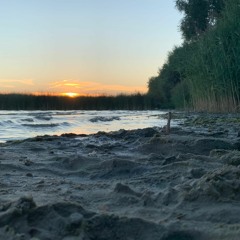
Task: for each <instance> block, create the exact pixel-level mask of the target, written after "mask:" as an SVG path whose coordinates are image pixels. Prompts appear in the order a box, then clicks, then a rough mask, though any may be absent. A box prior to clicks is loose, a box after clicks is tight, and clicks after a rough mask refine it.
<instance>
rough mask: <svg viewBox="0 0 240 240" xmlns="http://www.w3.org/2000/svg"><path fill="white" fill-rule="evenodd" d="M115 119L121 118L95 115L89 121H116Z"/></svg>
mask: <svg viewBox="0 0 240 240" xmlns="http://www.w3.org/2000/svg"><path fill="white" fill-rule="evenodd" d="M114 120H120V117H116V116H114V117H102V116H99V117H94V118H91V119H90V120H89V121H90V122H111V121H114Z"/></svg>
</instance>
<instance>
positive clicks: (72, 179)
mask: <svg viewBox="0 0 240 240" xmlns="http://www.w3.org/2000/svg"><path fill="white" fill-rule="evenodd" d="M184 118H185V123H183V124H182V125H181V126H179V127H177V128H172V129H171V132H170V134H169V135H166V134H165V133H164V131H163V129H162V128H157V127H156V128H146V129H138V130H130V131H126V130H119V131H117V132H110V133H105V132H99V133H97V134H93V135H75V134H65V135H62V136H40V137H36V138H31V139H26V140H23V141H13V142H7V143H4V144H1V145H0V239H6V240H10V239H14V240H15V239H32V240H33V239H35V240H36V239H41V240H42V239H56V240H57V239H65V240H73V239H82V240H91V239H93V240H114V239H118V240H135V239H136V240H148V239H149V240H174V239H175V240H177V239H179V240H180V239H181V240H198V239H199V240H203V239H204V240H208V239H210V240H211V239H214V240H215V239H226V240H234V239H239V236H240V204H239V203H240V168H239V166H240V151H239V150H240V137H239V135H240V134H239V132H240V124H239V122H240V121H239V118H238V116H235V115H206V114H187V115H184Z"/></svg>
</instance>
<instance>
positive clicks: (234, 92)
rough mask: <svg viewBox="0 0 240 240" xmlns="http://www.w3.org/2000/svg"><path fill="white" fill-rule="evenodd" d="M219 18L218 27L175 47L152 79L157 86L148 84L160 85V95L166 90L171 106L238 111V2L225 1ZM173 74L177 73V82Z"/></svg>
mask: <svg viewBox="0 0 240 240" xmlns="http://www.w3.org/2000/svg"><path fill="white" fill-rule="evenodd" d="M221 16H222V17H221V19H219V21H218V22H217V25H216V26H214V27H212V29H209V30H208V31H206V32H205V33H204V34H203V35H202V36H201V37H199V38H198V39H197V40H194V41H191V42H184V43H183V45H182V46H180V47H178V48H175V49H174V50H173V52H172V53H170V55H169V57H168V61H167V62H166V64H165V65H164V67H163V68H162V69H161V71H160V72H159V76H157V77H156V78H155V79H154V81H155V82H158V84H156V83H155V82H154V81H152V82H151V84H150V85H156V86H160V87H159V89H158V92H159V95H162V94H163V91H164V90H165V89H166V88H168V89H167V91H168V92H170V93H171V96H170V97H169V99H167V101H171V104H172V105H173V106H177V107H188V108H192V109H193V110H196V111H210V112H235V111H240V107H239V106H240V0H227V1H226V4H225V9H224V10H223V12H222V15H221ZM166 69H168V71H167V73H166ZM173 72H177V73H178V76H179V79H178V81H177V82H176V81H175V79H174V78H173V77H172V73H173ZM149 83H150V82H149ZM155 91H156V90H155ZM149 92H150V93H151V88H149ZM163 100H164V99H163Z"/></svg>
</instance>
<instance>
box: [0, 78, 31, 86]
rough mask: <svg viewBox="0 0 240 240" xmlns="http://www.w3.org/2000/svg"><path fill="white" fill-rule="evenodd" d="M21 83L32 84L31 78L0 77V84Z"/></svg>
mask: <svg viewBox="0 0 240 240" xmlns="http://www.w3.org/2000/svg"><path fill="white" fill-rule="evenodd" d="M6 83H7V84H9V83H12V84H16V83H17V84H23V85H31V86H32V85H34V83H33V80H32V79H0V84H6Z"/></svg>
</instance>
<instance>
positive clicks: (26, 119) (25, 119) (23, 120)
mask: <svg viewBox="0 0 240 240" xmlns="http://www.w3.org/2000/svg"><path fill="white" fill-rule="evenodd" d="M21 121H22V122H34V120H33V119H32V118H23V119H21Z"/></svg>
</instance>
